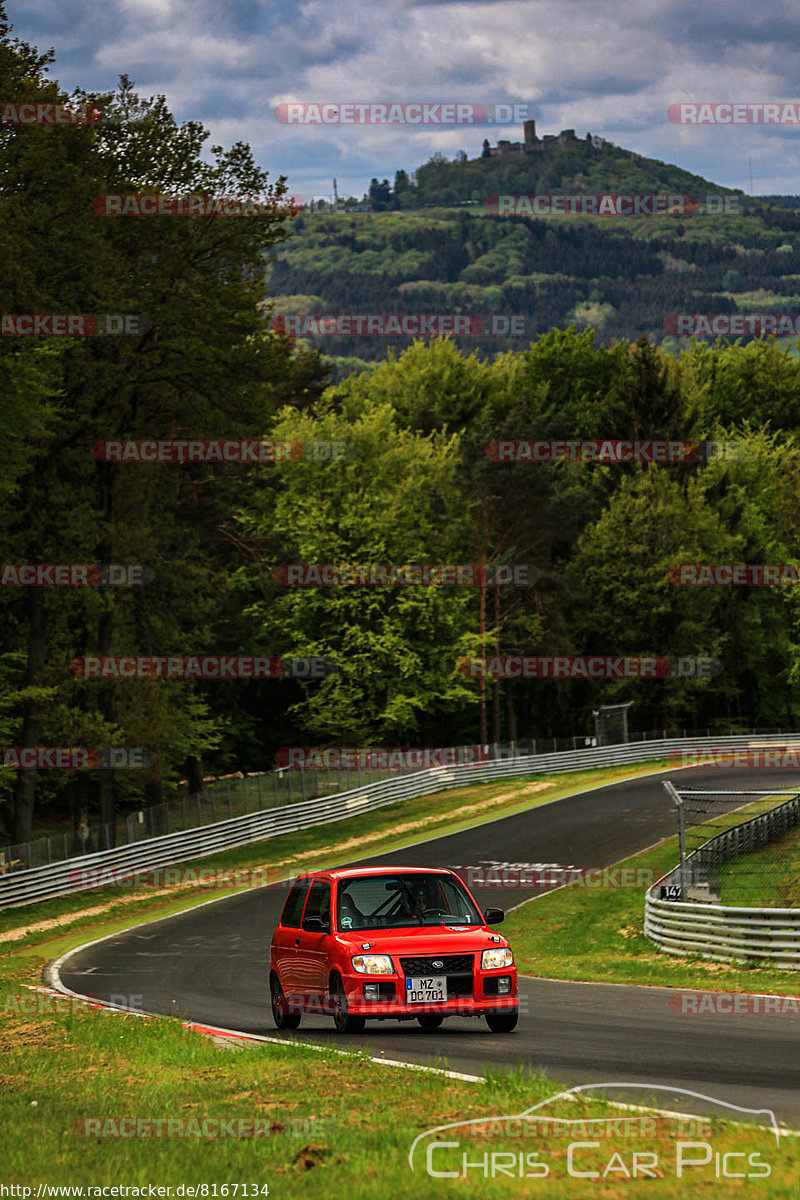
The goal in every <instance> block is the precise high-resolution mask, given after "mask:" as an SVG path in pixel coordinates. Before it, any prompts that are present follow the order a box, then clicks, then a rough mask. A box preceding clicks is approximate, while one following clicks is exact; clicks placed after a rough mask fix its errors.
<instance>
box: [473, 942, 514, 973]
mask: <svg viewBox="0 0 800 1200" xmlns="http://www.w3.org/2000/svg"><path fill="white" fill-rule="evenodd" d="M513 961H514V955H513V954H512V953H511V951H510V950H509V948H508V946H503V947H502V949H501V948H498V949H496V950H484V952H483V954H482V955H481V970H483V971H496V970H497V968H498V967H510V966H511V964H512V963H513Z"/></svg>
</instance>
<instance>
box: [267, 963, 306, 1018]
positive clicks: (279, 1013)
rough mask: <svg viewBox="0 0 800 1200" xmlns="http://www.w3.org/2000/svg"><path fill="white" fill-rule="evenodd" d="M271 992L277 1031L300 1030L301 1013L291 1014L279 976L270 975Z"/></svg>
mask: <svg viewBox="0 0 800 1200" xmlns="http://www.w3.org/2000/svg"><path fill="white" fill-rule="evenodd" d="M269 992H270V999H271V1002H272V1020H273V1021H274V1022H275V1028H276V1029H299V1028H300V1013H290V1012H289V1005H288V1003H287V1000H286V997H285V996H284V994H283V988H282V987H281V981H280V980H279V979H278V976H277V975H270V978H269Z"/></svg>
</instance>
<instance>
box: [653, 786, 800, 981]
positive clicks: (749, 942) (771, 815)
mask: <svg viewBox="0 0 800 1200" xmlns="http://www.w3.org/2000/svg"><path fill="white" fill-rule="evenodd" d="M684 794H688V793H684ZM774 794H775V795H780V792H779V791H776V792H775V793H774ZM745 795H746V793H742V796H743V798H744V796H745ZM798 823H800V796H798V795H796V794H795V795H792V796H791V798H790V799H788V800H787V801H786V802H785V803H784V804H780V805H778V806H777V807H775V808H773V809H770V810H769V812H765V813H761V814H760V815H759V816H757V817H751V818H750V819H749V820H748V821H743V822H742V823H741V824H739V825H733V826H731V828H730V829H726V830H725V831H724V832H723V833H719V834H717V836H716V837H713V838H710V839H709V840H708V841H707V842H705V843H704V844H703V845H702V846H700V847H699V848H698V849H697V850H695V851H694V853H693V854H690V855H689V856H688V858H687V859H686V863H685V864H684V865H681V864H679V865H678V866H677V867H675V868H673V870H672V871H669V872H668V873H667V874H666V875H664V876H663V878H661V879H659V880H657V882H656V883H654V884H653V886H652V887H651V888H649V889H648V891H647V893H646V895H645V916H644V932H645V935H646V936H647V937H649V938H650V939H651V940H652V941H654V942H655V943H656V945H657V946H659V947H660V949H662V950H664V951H666V953H667V954H680V955H686V954H696V955H700V956H701V957H702V958H713V959H718V960H719V961H722V962H732V961H746V960H747V959H768V960H769V963H770V966H775V967H785V968H790V969H795V970H796V969H798V968H800V909H793V908H734V907H732V906H728V905H724V906H723V905H721V904H708V903H705V902H703V903H697V902H693V901H687V900H661V899H659V898H658V893H659V891H660V889H661V888H662V887H668V886H669V885H671V884H674V885H678V886H679V887H680V888H681V894H685V889H686V888H687V887H689V886H691V885H692V884H696V883H698V882H705V879H706V878H707V874H708V868H709V867H712V866H716V865H718V864H720V863H722V862H724V861H726V860H727V859H730V858H736V857H738V856H739V855H741V854H748V853H750V852H751V851H753V850H756V849H758V848H759V847H761V846H765V845H767V844H768V843H769V842H771V841H774V840H775V839H776V838H779V837H781V836H782V835H783V834H784V833H785V832H786V831H787V830H788V829H791V828H793V827H794V826H796V825H797V824H798Z"/></svg>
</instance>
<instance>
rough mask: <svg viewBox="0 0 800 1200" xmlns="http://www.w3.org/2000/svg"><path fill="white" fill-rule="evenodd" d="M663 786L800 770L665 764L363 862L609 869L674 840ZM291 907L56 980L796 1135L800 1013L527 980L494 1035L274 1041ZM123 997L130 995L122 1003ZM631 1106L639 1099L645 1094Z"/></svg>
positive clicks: (123, 946) (259, 906)
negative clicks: (744, 1120)
mask: <svg viewBox="0 0 800 1200" xmlns="http://www.w3.org/2000/svg"><path fill="white" fill-rule="evenodd" d="M668 778H673V779H680V782H681V784H682V785H683V786H688V787H697V788H699V787H715V788H721V789H730V790H735V789H736V788H737V787H745V788H752V789H764V790H771V789H777V790H780V789H783V788H797V789H798V790H800V773H798V772H797V771H778V770H762V771H759V770H745V771H741V770H740V771H735V770H725V769H713V770H711V769H708V768H705V769H703V768H700V769H697V768H693V769H688V770H681V771H676V770H675V769H674V768H673V769H671V770H668V771H665V772H663V773H661V774H659V775H651V776H648V777H645V778H639V779H632V780H629V781H627V782H622V783H613V784H609V785H607V786H604V787H602V788H598V789H594V790H591V791H588V792H584V793H582V794H580V795H577V796H572V797H569V798H567V799H564V800H559V801H557V802H555V803H552V804H549V805H544V806H542V807H540V808H538V809H532V810H530V811H529V812H525V813H519V814H516V815H514V816H510V817H503V818H500V819H499V820H496V821H492V822H491V823H489V824H484V825H480V826H476V827H475V828H473V829H468V830H464V831H462V832H460V833H456V834H451V835H448V836H445V837H439V838H435V839H433V840H432V841H428V842H422V843H419V844H417V845H415V846H412V847H409V848H407V849H405V850H400V851H393V852H391V853H390V854H384V855H377V856H374V857H372V858H369V859H363V860H360V861H362V862H364V863H398V864H400V863H402V864H404V865H408V866H448V867H452V868H461V869H462V873H464V874H465V877H466V871H465V868H469V867H475V868H477V867H479V866H481V864H482V865H483V869H484V870H486V869H488V866H487V864H489V865H490V864H491V862H497V863H510V864H513V863H520V862H523V863H531V864H535V863H552V864H561V865H562V866H569V867H573V866H574V867H584V868H594V867H603V866H610V865H612V864H614V863H616V862H618V861H619V860H620V859H623V858H625V857H627V856H628V855H630V854H632V853H635V852H636V851H637V850H641V849H645V848H646V847H648V846H651V845H652V844H654V843H655V842H658V841H660V840H661V839H662V838H664V837H667V836H670V835H672V834H674V832H675V811H674V807H673V806H672V804H671V802H670V800H669V798H668V796H667V794H666V792H665V790H664V788H663V787H662V783H661V781H662V780H663V779H668ZM340 865H344V864H340ZM473 877H474V876H473ZM473 890H474V892H475V895H476V898H477V900H478V901H479V902H480V903H482V904H483V905H484V906H487V905H497V906H499V907H504V908H512V907H514V906H515V905H517V904H519V903H521V902H522V901H523V900H525V899H527V898H529V897H530V896H531V895H534V894H539V895H540V894H541V889H540V890H539V891H538V892H536V893H534V892H533V891H531V890H528V891H526V890H525V889H521V888H515V889H514V890H513V891H509V890H504V889H498V888H496V887H486V888H479V887H475V888H473ZM285 895H286V889H285V886H281V885H275V886H273V887H268V888H260V889H255V890H252V891H249V892H246V893H242V894H239V895H236V896H231V897H228V898H226V899H223V900H219V901H216V902H214V903H211V904H207V905H204V906H202V907H200V908H195V909H193V910H190V911H189V912H187V913H184V914H181V915H179V916H175V917H169V918H165V919H162V920H160V921H155V922H152V923H151V924H148V925H143V926H140V927H138V928H137V929H135V930H132V931H130V932H128V933H124V934H120V935H115V936H113V937H111V938H109V939H108V940H105V941H102V942H100V943H97V944H96V945H94V946H90V947H87V948H86V949H82V950H78V951H76V952H75V953H73V954H72V955H71V956H69V958H68V960H67V961H66V962H65V963H64V964H63V965H62V967H61V971H60V977H61V980H62V982H63V984H64V985H65V986H66V987H67V988H69V989H71V990H72V991H74V992H77V993H80V994H83V995H85V994H92V995H95V996H99V997H100V998H101V999H105V1000H112V1001H113V1000H114V999H115V998H116V1002H117V1003H127V1004H128V1005H129V1006H131V1007H140V1008H141V1009H143V1010H144V1011H145V1012H151V1013H165V1014H170V1015H176V1016H183V1017H189V1018H191V1019H192V1020H195V1021H198V1022H202V1023H206V1024H210V1025H215V1026H219V1027H222V1028H224V1029H229V1030H238V1031H241V1032H245V1033H251V1034H260V1035H268V1036H270V1037H286V1036H290V1037H292V1038H301V1039H304V1040H311V1041H316V1042H326V1043H330V1044H333V1045H336V1046H338V1047H341V1048H346V1047H347V1046H355V1045H365V1046H367V1047H369V1048H370V1050H371V1052H372V1054H374V1055H376V1056H385V1057H386V1058H388V1059H395V1060H403V1061H406V1062H414V1063H428V1064H441V1063H442V1061H443V1060H446V1065H447V1066H448V1067H449V1068H450V1069H451V1070H455V1071H463V1072H467V1073H469V1074H474V1075H482V1074H483V1072H484V1071H485V1069H486V1068H487V1067H488V1066H490V1065H492V1066H497V1067H500V1068H515V1067H518V1066H519V1065H520V1064H525V1065H527V1066H528V1067H530V1069H531V1070H544V1071H546V1073H547V1074H548V1075H549V1076H550V1077H551V1078H553V1079H556V1080H559V1081H565V1082H566V1083H567V1084H572V1085H575V1084H586V1083H593V1082H594V1083H597V1082H611V1081H620V1082H629V1083H642V1084H650V1085H661V1086H675V1087H681V1088H684V1089H688V1090H691V1091H694V1092H699V1093H703V1094H707V1095H709V1096H713V1097H714V1098H716V1099H720V1100H724V1101H727V1102H728V1103H729V1104H736V1105H739V1106H742V1107H745V1108H770V1109H773V1110H774V1112H775V1114H776V1116H777V1117H778V1119H779V1120H781V1119H782V1120H786V1121H788V1122H790V1123H791V1124H800V1089H798V1085H797V1062H798V1044H799V1043H800V1017H798V1016H791V1015H786V1016H783V1015H780V1016H779V1015H752V1014H750V1015H744V1014H740V1015H733V1014H732V1015H709V1014H703V1015H690V1014H682V1013H680V1012H677V1011H674V1010H673V1009H671V1008H670V1007H669V1004H668V1001H669V1000H670V998H672V999H673V1005H675V992H674V991H673V990H672V989H666V988H641V987H620V986H613V985H591V984H575V983H561V982H555V981H552V980H546V979H534V978H530V977H528V978H522V979H521V980H520V994H521V999H520V1004H521V1012H520V1022H519V1025H518V1027H517V1029H516V1031H515V1032H514V1033H513V1034H510V1035H497V1034H491V1033H490V1032H489V1031H488V1029H487V1027H486V1025H485V1023H484V1022H483V1021H478V1020H470V1019H462V1018H453V1019H452V1020H448V1021H446V1022H445V1024H444V1025H443V1027H442V1028H441V1029H439V1030H437V1031H435V1032H428V1033H423V1032H422V1031H421V1030H420V1029H419V1028H418V1026H417V1024H416V1022H408V1023H406V1022H404V1023H402V1024H401V1023H398V1022H394V1021H386V1022H370V1023H368V1025H367V1029H366V1032H365V1033H364V1034H363V1035H362V1036H359V1037H353V1038H349V1037H342V1036H340V1035H337V1034H336V1033H335V1032H334V1030H333V1026H332V1022H331V1020H330V1018H327V1017H324V1016H319V1017H316V1016H310V1017H304V1018H303V1024H302V1026H301V1029H300V1031H299V1032H298V1033H295V1034H291V1035H285V1034H280V1035H279V1034H277V1032H276V1030H275V1029H274V1027H273V1025H272V1019H271V1015H270V1011H269V1001H268V995H267V972H268V964H269V943H270V938H271V935H272V931H273V928H274V927H275V925H276V923H277V919H278V916H279V914H280V910H281V907H282V905H283V901H284V899H285ZM793 980H794V976H793V975H791V974H790V975H789V976H788V978H787V988H786V990H787V991H792V990H795V991H797V992H798V993H800V987H797V988H794V987H793ZM123 995H124V996H125V997H128V998H129V999H128V1000H127V1001H122V1000H120V999H119V997H120V996H123ZM618 1094H619V1095H622V1093H618ZM652 1095H653V1098H654V1102H656V1103H658V1104H659V1105H661V1106H663V1107H670V1108H672V1107H674V1108H683V1109H687V1110H689V1111H695V1112H698V1111H713V1106H711V1107H709V1106H704V1105H703V1104H702V1103H701V1102H699V1101H698V1102H695V1103H691V1104H689V1103H687V1102H686V1100H683V1101H679V1100H677V1099H676V1100H675V1101H674V1102H672V1101H670V1098H669V1097H667V1096H666V1095H665V1094H664V1093H663V1092H653V1094H652ZM628 1098H629V1099H631V1100H635V1101H638V1102H639V1103H642V1094H641V1093H630V1094H629V1096H628ZM668 1101H670V1102H668Z"/></svg>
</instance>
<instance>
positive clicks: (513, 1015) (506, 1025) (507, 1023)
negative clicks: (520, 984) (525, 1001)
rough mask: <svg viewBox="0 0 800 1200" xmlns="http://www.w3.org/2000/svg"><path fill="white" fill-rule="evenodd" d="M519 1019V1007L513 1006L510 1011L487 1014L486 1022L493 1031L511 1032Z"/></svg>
mask: <svg viewBox="0 0 800 1200" xmlns="http://www.w3.org/2000/svg"><path fill="white" fill-rule="evenodd" d="M518 1020H519V1009H518V1008H512V1009H511V1011H510V1012H503V1013H487V1014H486V1024H487V1025H488V1026H489V1028H490V1029H491V1031H492V1033H511V1031H512V1029H516V1028H517V1021H518Z"/></svg>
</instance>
